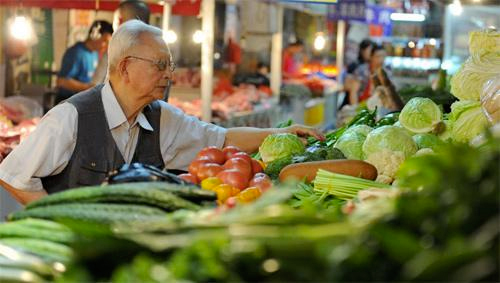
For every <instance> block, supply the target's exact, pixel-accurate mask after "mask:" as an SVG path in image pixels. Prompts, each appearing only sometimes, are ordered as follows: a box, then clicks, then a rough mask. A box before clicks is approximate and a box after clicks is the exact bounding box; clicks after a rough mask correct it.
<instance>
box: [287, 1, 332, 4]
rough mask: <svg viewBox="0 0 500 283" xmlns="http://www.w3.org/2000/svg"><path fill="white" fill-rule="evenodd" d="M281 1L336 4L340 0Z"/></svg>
mask: <svg viewBox="0 0 500 283" xmlns="http://www.w3.org/2000/svg"><path fill="white" fill-rule="evenodd" d="M340 1H341V0H340ZM280 2H296V3H309V4H336V3H337V2H338V0H280Z"/></svg>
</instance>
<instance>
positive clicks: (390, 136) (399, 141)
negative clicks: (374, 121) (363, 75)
mask: <svg viewBox="0 0 500 283" xmlns="http://www.w3.org/2000/svg"><path fill="white" fill-rule="evenodd" d="M383 149H387V150H390V151H393V152H397V151H400V152H402V153H403V154H404V156H405V157H408V156H411V155H413V154H414V153H415V152H417V145H416V144H415V142H414V141H413V139H412V138H411V136H409V135H408V134H407V133H406V131H405V130H403V129H401V128H400V127H396V126H382V127H380V128H377V129H375V130H373V131H371V132H370V133H369V134H368V136H367V137H366V140H365V143H364V144H363V152H364V153H365V154H366V156H369V155H370V154H372V153H376V152H380V151H382V150H383Z"/></svg>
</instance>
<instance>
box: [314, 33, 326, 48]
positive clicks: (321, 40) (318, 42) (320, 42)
mask: <svg viewBox="0 0 500 283" xmlns="http://www.w3.org/2000/svg"><path fill="white" fill-rule="evenodd" d="M325 46H326V38H325V36H324V35H323V33H322V32H320V33H318V34H317V35H316V38H314V49H316V50H318V51H320V50H323V49H324V48H325Z"/></svg>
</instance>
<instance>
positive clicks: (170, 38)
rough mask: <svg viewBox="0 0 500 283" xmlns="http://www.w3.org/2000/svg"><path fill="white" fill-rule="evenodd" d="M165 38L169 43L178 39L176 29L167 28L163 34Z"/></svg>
mask: <svg viewBox="0 0 500 283" xmlns="http://www.w3.org/2000/svg"><path fill="white" fill-rule="evenodd" d="M163 39H164V40H165V42H167V43H168V44H171V43H174V42H176V41H177V34H176V33H175V31H173V30H167V31H166V32H165V33H164V34H163Z"/></svg>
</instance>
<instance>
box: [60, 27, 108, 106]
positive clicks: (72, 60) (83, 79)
mask: <svg viewBox="0 0 500 283" xmlns="http://www.w3.org/2000/svg"><path fill="white" fill-rule="evenodd" d="M112 34H113V26H112V25H111V23H109V22H107V21H95V22H94V23H93V24H92V26H91V27H90V30H89V34H88V37H87V39H86V40H85V41H83V42H81V41H80V42H77V43H76V44H75V45H73V46H71V47H70V48H69V49H68V50H66V52H65V53H64V56H63V59H62V63H61V70H60V71H59V74H58V77H57V87H58V93H57V97H56V104H57V103H59V102H61V101H62V100H65V99H67V98H69V97H71V96H72V95H73V94H75V93H77V92H80V91H82V90H86V89H88V88H91V87H92V86H93V84H92V83H91V80H92V76H93V75H94V71H95V69H96V67H97V63H98V60H99V53H102V52H104V51H106V49H107V48H108V43H109V40H110V39H111V35H112Z"/></svg>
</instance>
